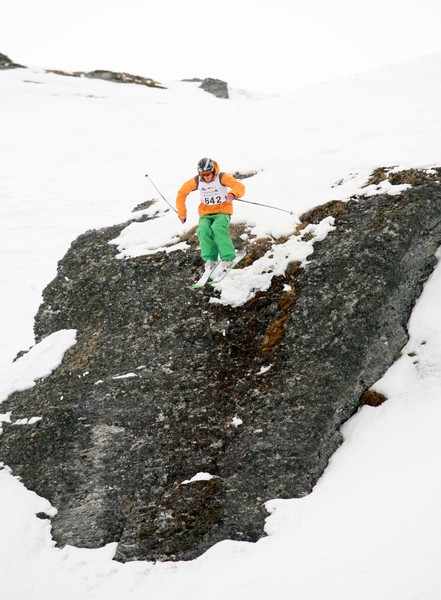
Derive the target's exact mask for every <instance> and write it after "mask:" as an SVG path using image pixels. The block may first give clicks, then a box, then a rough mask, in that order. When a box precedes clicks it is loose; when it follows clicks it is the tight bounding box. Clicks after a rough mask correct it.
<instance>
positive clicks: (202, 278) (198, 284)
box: [191, 260, 221, 290]
mask: <svg viewBox="0 0 441 600" xmlns="http://www.w3.org/2000/svg"><path fill="white" fill-rule="evenodd" d="M220 264H221V261H220V260H219V261H217V263H216V264H215V265H214V267H213V268H212V269H205V271H204V272H203V273H202V275H201V276H200V278H199V279H198V280H197V281H196V283H193V285H192V286H191V287H192V288H193V289H194V290H199V289H200V288H202V287H204V285H206V284H207V283H208V280H209V279H210V278H211V276H212V275H215V271H216V269H217V268H218V267H219V265H220Z"/></svg>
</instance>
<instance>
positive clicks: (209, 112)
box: [0, 56, 441, 600]
mask: <svg viewBox="0 0 441 600" xmlns="http://www.w3.org/2000/svg"><path fill="white" fill-rule="evenodd" d="M168 85H169V89H167V90H158V89H149V88H143V87H140V86H134V85H117V84H111V83H108V82H104V81H94V80H89V79H74V78H66V77H62V76H58V75H53V74H46V73H45V72H43V71H36V70H28V69H26V70H21V69H20V70H16V71H5V72H1V73H0V106H1V110H0V130H1V132H2V144H1V145H0V153H1V154H0V164H1V165H2V169H1V172H0V197H1V203H0V228H1V230H0V282H1V284H2V294H1V296H0V339H1V348H0V371H2V372H3V375H2V376H1V377H2V380H5V379H6V375H5V373H6V374H8V375H10V373H11V366H10V363H11V360H12V358H13V357H14V356H15V354H16V353H17V352H18V351H19V350H21V349H23V348H27V347H28V346H30V345H31V344H32V343H33V335H32V317H33V315H34V313H35V312H36V310H37V307H38V305H39V302H40V298H41V292H42V289H43V287H44V286H45V285H46V283H48V281H49V280H50V279H51V278H52V277H53V276H54V275H55V270H56V262H57V260H58V259H59V258H61V256H62V255H63V254H64V252H65V251H66V249H67V248H68V246H69V244H70V242H71V241H72V239H73V238H75V237H76V236H77V235H78V234H80V233H82V232H83V231H85V230H86V229H90V228H92V227H99V226H104V225H109V224H112V223H115V222H122V221H125V220H127V219H129V218H131V210H132V209H133V208H134V207H135V206H136V205H138V204H140V203H141V202H143V201H145V200H148V199H151V198H153V197H156V198H158V194H157V193H156V191H155V190H154V189H153V188H152V186H151V185H150V184H149V182H148V180H147V179H146V178H145V177H144V175H145V174H146V173H148V174H149V175H150V176H151V178H152V179H153V181H154V182H155V183H156V184H157V185H158V187H159V188H160V189H161V192H162V193H163V194H164V195H165V196H166V197H167V198H169V199H170V200H171V201H172V202H173V201H174V197H175V194H176V191H177V189H178V187H179V186H180V185H181V183H182V182H183V181H185V180H186V179H188V178H189V177H190V176H192V175H193V174H194V171H195V164H196V163H197V161H198V160H199V158H201V157H202V156H206V155H208V156H213V158H215V159H216V160H217V161H218V162H219V163H220V165H221V168H222V170H225V171H231V172H234V171H236V170H239V171H257V175H255V176H254V177H252V178H250V179H247V180H245V183H246V185H247V194H246V196H245V199H248V200H250V201H253V202H260V203H264V204H270V205H273V206H277V207H281V208H285V209H287V210H290V211H294V213H295V215H294V216H289V215H286V214H284V213H282V212H279V211H272V210H271V209H268V208H259V207H257V206H254V205H247V204H244V203H241V204H240V203H236V204H235V216H234V220H235V221H236V222H238V221H245V222H247V223H248V224H249V226H250V227H251V228H252V231H253V234H255V235H262V234H266V233H269V234H272V235H274V236H279V235H284V234H285V233H288V232H290V231H291V230H292V229H293V227H294V226H295V224H296V222H297V217H296V215H299V214H301V213H302V212H303V211H305V210H306V209H308V208H311V207H312V206H314V205H317V204H320V203H322V202H325V201H327V200H330V199H345V198H348V197H349V196H350V195H352V194H356V193H359V192H360V187H361V186H362V185H363V184H364V183H365V182H366V179H367V177H368V175H369V173H370V172H371V171H372V170H373V169H374V168H376V167H379V166H401V167H430V166H433V165H439V164H440V163H441V158H440V157H441V133H440V132H441V112H440V110H439V106H440V105H441V57H440V56H431V57H428V58H425V59H421V60H418V61H413V62H411V63H407V64H404V65H400V66H396V67H393V68H387V69H382V70H380V71H372V72H369V73H364V74H361V75H358V76H355V77H350V78H347V79H344V80H341V81H333V82H329V83H326V84H323V85H320V86H315V87H313V88H308V89H306V90H304V91H301V92H298V93H296V94H295V95H292V96H290V97H287V98H272V97H270V98H265V97H261V96H256V97H253V95H251V96H249V95H245V94H241V93H238V92H236V93H233V94H232V99H231V100H229V101H225V100H219V99H216V98H215V97H213V96H211V95H209V94H207V93H205V92H203V91H202V90H200V89H198V86H197V84H194V83H184V82H169V84H168ZM160 202H163V201H162V200H160ZM188 202H189V207H190V211H189V212H190V215H189V219H188V221H187V223H186V224H185V226H184V227H183V226H182V225H181V224H180V222H179V221H178V220H177V219H176V217H175V215H174V213H172V212H169V211H167V210H166V208H167V207H166V205H165V206H164V207H163V208H164V215H163V217H161V221H160V227H161V236H160V240H159V241H158V246H161V245H163V244H164V240H165V242H167V240H168V241H171V240H173V238H174V237H176V236H177V234H179V233H180V232H181V231H182V230H183V229H187V228H188V229H189V228H190V227H192V226H193V225H194V224H196V221H197V211H196V205H197V200H196V198H192V197H191V196H190V197H189V201H188ZM158 206H159V205H158ZM161 206H162V204H161ZM151 233H152V232H151V231H149V229H148V227H147V226H146V229H145V230H144V231H143V233H142V234H141V242H140V240H139V237H137V239H136V243H133V239H132V238H131V237H130V236H126V237H125V243H124V244H123V245H122V251H123V252H124V253H126V254H130V253H131V252H133V253H135V252H137V250H139V244H140V243H141V245H142V243H143V242H144V241H145V239H143V238H142V235H144V236H145V237H149V236H151ZM126 242H127V243H126ZM150 250H151V248H150ZM440 292H441V273H440V272H439V270H437V271H436V272H435V273H434V275H433V276H432V277H431V279H430V281H429V283H428V284H427V285H426V289H425V291H424V294H423V296H422V298H421V300H420V302H419V303H418V305H417V306H416V308H415V310H414V314H413V317H412V320H411V323H410V341H409V344H408V347H407V348H406V349H404V350H403V356H402V357H401V359H400V360H398V361H397V363H396V364H395V365H394V367H393V368H392V369H391V370H390V371H389V372H388V373H387V374H386V375H385V377H384V378H383V380H382V381H381V382H379V383H378V385H377V388H378V389H379V390H380V391H383V392H384V393H386V395H387V396H388V397H389V401H388V402H386V403H385V404H383V405H382V406H381V407H379V408H376V409H374V408H370V407H365V408H363V409H362V410H361V411H360V413H359V414H358V415H356V416H355V417H354V418H353V419H351V421H350V422H349V423H348V424H347V425H346V426H345V428H344V435H345V440H346V441H345V443H344V444H343V446H342V447H341V448H340V450H339V451H338V452H337V453H336V455H335V456H334V458H333V460H332V461H331V464H330V466H329V468H328V470H327V472H326V473H325V475H324V476H323V477H322V479H321V480H320V482H319V484H318V485H317V486H316V488H315V490H314V492H313V493H312V494H311V495H310V496H308V497H307V498H304V499H301V500H289V501H287V500H284V501H281V500H277V499H275V500H274V501H272V502H270V503H269V504H268V509H269V510H270V511H271V516H270V517H269V518H268V522H267V533H269V534H270V535H269V536H268V537H267V538H265V539H262V540H261V541H260V542H258V543H257V544H241V543H233V542H229V541H225V542H223V543H221V544H218V545H217V546H215V547H214V548H212V549H211V550H210V551H209V552H207V553H206V554H205V555H204V556H202V557H200V558H199V559H198V560H195V561H192V562H190V563H179V564H156V565H153V564H147V563H130V564H126V565H121V564H118V563H114V562H112V560H111V559H112V555H113V552H114V548H113V546H112V545H111V546H108V547H106V548H104V549H101V550H95V551H92V550H84V549H75V548H69V547H67V548H65V549H63V550H60V549H56V548H54V546H53V543H52V541H51V538H50V527H49V522H48V521H45V520H40V519H38V518H37V517H35V513H36V512H39V511H42V510H49V511H50V510H53V509H50V508H49V507H48V503H47V502H46V501H45V500H44V499H40V498H38V497H36V496H35V494H33V493H30V492H28V491H27V490H25V489H24V488H23V486H22V485H21V484H20V482H19V481H17V480H16V479H15V478H13V477H12V475H11V474H10V473H9V472H8V470H7V469H4V470H3V471H0V490H1V494H0V528H1V531H2V536H1V540H0V565H1V567H0V585H1V588H2V593H3V595H4V597H5V598H7V599H8V600H14V599H17V600H18V599H20V600H26V599H32V600H39V599H40V598H46V599H47V598H51V599H52V598H54V599H55V598H59V597H61V596H62V597H64V598H78V597H81V598H85V599H87V598H94V599H97V600H98V599H99V600H101V599H108V598H120V597H121V596H122V595H124V596H125V597H127V598H130V600H134V599H138V598H151V599H154V600H163V599H164V600H165V599H167V600H172V599H176V600H177V599H179V600H190V599H191V600H197V599H201V600H202V599H205V598H207V597H208V596H209V597H210V598H213V599H217V598H219V599H220V598H222V599H224V598H231V599H233V598H237V599H240V600H245V599H251V598H252V599H253V600H256V599H262V600H263V599H267V598H269V597H277V598H278V599H282V600H283V599H286V600H288V599H296V600H297V599H299V598H301V599H311V600H319V599H320V600H321V599H323V598H327V599H328V600H329V599H330V600H333V599H334V598H335V599H336V600H337V599H338V600H341V599H343V598H351V599H354V598H357V600H358V599H366V600H367V599H371V598H373V597H376V598H388V599H397V600H398V599H399V600H403V599H404V600H407V599H408V600H411V599H414V598H415V599H416V598H418V599H422V598H424V599H431V598H433V599H435V598H439V597H441V577H440V576H439V570H438V565H437V557H438V556H439V553H440V549H441V518H440V516H439V511H438V505H439V503H440V500H441V484H440V481H439V476H438V473H439V471H440V468H439V467H440V462H441V441H440V440H441V437H440V436H439V433H438V426H437V424H438V423H439V422H440V414H439V412H440V410H441V408H440V407H441V404H440V401H439V398H440V397H441V394H440V392H441V389H440V386H441V363H440V361H441V356H440V353H439V350H438V348H439V347H440V345H441V320H440V317H439V309H438V305H439V302H438V297H439V294H440ZM63 343H65V342H63ZM45 351H46V353H47V362H48V365H51V364H53V363H54V362H56V358H55V357H58V356H59V354H60V348H59V347H58V346H57V342H56V340H53V345H49V347H48V348H47V349H46V350H45ZM40 354H41V355H42V356H44V353H43V352H42V353H40ZM40 354H39V353H38V351H37V352H36V356H37V357H39V356H40ZM410 355H412V356H410ZM50 368H51V367H50V366H48V367H47V369H46V371H45V369H44V368H43V367H42V368H41V371H38V372H41V373H44V372H48V371H49V370H50ZM19 370H20V369H19V367H17V366H15V367H14V373H15V374H16V373H18V372H19ZM23 372H24V377H25V376H27V371H26V369H25V368H24V369H23ZM0 375H1V373H0ZM36 376H39V375H36ZM17 385H19V383H18V384H17ZM3 418H4V419H8V418H9V417H8V416H7V415H6V416H4V417H3ZM17 426H25V425H17Z"/></svg>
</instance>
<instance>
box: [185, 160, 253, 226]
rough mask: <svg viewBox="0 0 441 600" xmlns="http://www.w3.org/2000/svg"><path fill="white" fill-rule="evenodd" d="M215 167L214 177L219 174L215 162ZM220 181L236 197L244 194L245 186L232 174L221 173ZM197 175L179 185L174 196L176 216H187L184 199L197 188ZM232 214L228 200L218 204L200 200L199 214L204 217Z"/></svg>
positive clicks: (231, 205)
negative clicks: (205, 202)
mask: <svg viewBox="0 0 441 600" xmlns="http://www.w3.org/2000/svg"><path fill="white" fill-rule="evenodd" d="M214 167H215V175H214V176H215V177H217V175H219V173H220V168H219V165H218V164H217V162H215V163H214ZM220 182H221V184H222V185H225V186H226V187H229V188H230V191H229V193H231V194H234V196H235V197H236V198H241V197H242V196H243V195H244V194H245V186H244V185H243V183H241V182H240V181H238V180H237V179H235V178H234V177H233V176H232V175H229V174H228V173H222V174H221V177H220ZM198 183H199V176H196V177H192V178H191V179H189V180H188V181H186V182H185V183H184V185H182V186H181V188H180V190H179V192H178V195H177V197H176V208H177V210H178V216H179V217H180V218H182V217H186V216H187V208H186V206H185V201H186V199H187V196H188V194H190V192H194V191H195V190H197V189H198ZM218 213H222V214H226V215H232V214H233V203H232V202H230V201H228V200H227V201H225V202H221V203H220V204H214V205H207V204H204V203H203V202H201V203H200V204H199V216H200V217H204V216H205V215H213V214H218Z"/></svg>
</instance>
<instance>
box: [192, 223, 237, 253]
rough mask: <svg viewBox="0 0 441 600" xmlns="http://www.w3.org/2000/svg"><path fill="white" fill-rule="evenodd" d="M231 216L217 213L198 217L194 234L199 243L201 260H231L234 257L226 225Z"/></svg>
mask: <svg viewBox="0 0 441 600" xmlns="http://www.w3.org/2000/svg"><path fill="white" fill-rule="evenodd" d="M230 220H231V216H230V215H224V214H222V213H219V214H217V215H205V216H204V217H201V218H200V219H199V225H198V228H197V230H196V235H197V236H198V238H199V243H200V245H201V256H202V259H203V260H217V259H218V256H219V257H220V259H221V260H233V258H235V257H236V252H235V251H234V246H233V242H232V241H231V237H230V233H229V231H228V227H229V225H230Z"/></svg>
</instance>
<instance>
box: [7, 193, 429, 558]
mask: <svg viewBox="0 0 441 600" xmlns="http://www.w3.org/2000/svg"><path fill="white" fill-rule="evenodd" d="M334 208H335V211H336V212H335V214H336V216H335V219H336V223H335V224H336V230H335V231H334V232H332V233H331V234H329V235H328V237H327V238H326V239H325V240H324V241H323V242H321V243H316V245H315V252H314V254H313V255H312V257H311V260H310V262H309V264H308V266H307V267H306V268H305V270H302V269H300V268H299V266H298V265H297V264H295V263H293V264H291V265H290V267H289V268H288V269H287V272H286V274H285V276H284V277H277V278H275V279H274V280H273V284H272V286H271V288H270V289H269V290H268V291H266V292H261V293H258V294H257V295H256V297H255V298H254V299H253V300H251V301H250V302H248V303H247V304H246V305H244V306H242V307H239V308H231V307H225V306H221V305H217V304H210V303H209V302H208V300H209V298H210V295H213V294H216V292H215V290H208V291H205V292H195V291H193V290H191V289H189V287H188V284H189V283H190V282H191V281H192V280H194V278H195V277H196V274H197V273H198V272H199V271H200V269H201V264H200V259H199V257H198V250H197V248H196V247H195V246H194V247H192V249H191V250H188V251H187V252H186V253H184V252H174V253H171V254H166V253H159V254H157V255H153V256H143V257H139V258H136V259H130V260H116V259H115V248H114V247H113V246H111V245H109V244H108V241H109V240H110V239H112V238H114V237H116V235H117V233H118V230H119V228H110V229H103V230H99V231H90V232H87V233H86V234H84V235H82V236H81V237H79V238H78V239H77V240H76V241H75V242H74V243H73V244H72V246H71V248H70V250H69V251H68V253H67V255H66V256H65V257H64V258H63V259H62V260H61V262H60V264H59V268H58V275H57V277H56V278H55V280H54V281H53V282H52V283H51V284H50V285H48V287H47V288H46V290H45V292H44V302H43V304H42V306H41V308H40V311H39V313H38V315H37V317H36V324H35V329H36V335H37V338H38V339H41V338H43V337H44V336H46V335H48V334H50V333H51V332H53V331H57V330H59V329H61V328H75V329H77V330H78V342H77V344H76V345H75V346H74V347H73V348H71V349H70V350H69V351H68V352H67V353H66V355H65V357H64V360H63V363H62V364H61V366H60V367H59V368H58V369H57V370H56V371H55V372H54V373H53V374H52V375H51V376H49V377H47V378H46V379H44V380H41V381H39V382H37V385H36V386H35V387H34V388H32V389H31V390H27V391H24V392H20V393H15V394H13V395H12V396H11V397H10V398H9V399H8V400H7V401H6V402H5V403H4V405H3V406H2V411H3V412H5V411H12V413H13V420H14V419H18V418H21V417H29V416H30V415H32V416H41V417H42V420H41V421H39V422H38V423H36V424H34V425H32V426H22V427H14V426H12V425H8V424H4V425H3V429H4V433H3V434H2V435H1V436H0V460H2V461H4V462H5V463H6V464H8V465H9V466H10V467H11V468H12V469H13V472H14V473H15V474H17V475H19V476H20V477H21V478H22V480H23V483H24V484H25V485H26V486H27V487H28V488H30V489H32V490H35V491H36V492H37V493H39V494H41V495H42V496H44V497H46V498H48V499H49V500H50V501H51V502H52V503H53V504H54V505H55V506H56V507H57V509H58V514H57V516H56V517H55V518H54V519H53V521H52V525H53V536H54V539H55V540H56V541H57V542H58V543H59V544H61V545H64V544H73V545H76V546H82V547H84V546H85V547H97V546H100V545H103V544H105V543H107V542H112V541H117V542H118V552H117V558H118V559H119V560H121V561H126V560H134V559H150V560H165V559H172V560H178V559H191V558H194V557H196V556H198V555H199V554H201V553H202V552H204V551H205V550H206V549H207V548H209V547H210V546H211V545H213V544H214V543H216V542H217V541H220V540H223V539H235V540H247V541H255V540H257V539H259V538H260V537H262V536H263V535H264V534H263V524H264V518H265V516H266V512H265V509H264V502H265V501H267V500H269V499H271V498H276V497H278V498H291V497H301V496H304V495H306V494H308V493H310V492H311V490H312V487H313V486H314V484H315V482H316V481H317V479H318V477H320V475H321V474H322V473H323V471H324V469H325V467H326V465H327V463H328V460H329V458H330V456H331V455H332V454H333V453H334V452H335V450H336V449H337V447H338V446H339V444H340V443H341V435H340V427H341V425H342V424H343V423H344V422H345V421H346V420H347V419H348V418H349V417H351V416H352V415H353V414H354V413H355V412H356V411H357V409H358V407H359V403H360V395H361V394H362V392H364V391H365V390H366V389H368V388H369V387H370V386H372V384H373V383H374V382H375V381H377V380H378V378H379V377H381V375H382V374H383V373H384V372H385V370H386V369H387V368H388V367H389V366H390V365H391V364H392V363H393V362H394V360H395V359H396V357H397V356H398V354H399V352H400V350H401V348H402V347H403V345H404V344H405V342H406V339H407V333H406V324H407V321H408V318H409V316H410V313H411V310H412V307H413V305H414V303H415V301H416V299H417V298H418V296H419V295H420V293H421V290H422V286H423V284H424V282H425V281H426V280H427V278H428V276H429V275H430V273H431V272H432V270H433V268H434V265H435V257H434V255H435V251H436V250H437V248H438V247H439V245H440V243H441V218H440V214H441V188H440V186H439V184H437V183H433V184H428V185H422V186H421V187H419V188H416V189H411V190H409V191H407V192H406V193H404V194H403V195H401V196H390V197H389V196H376V197H372V198H365V199H363V198H361V199H359V200H358V201H351V202H349V203H348V204H347V205H344V207H343V208H342V206H341V205H338V210H337V206H336V207H334ZM305 218H306V217H305ZM286 285H289V286H291V291H285V290H286V289H287V288H286V287H285V286H286ZM270 364H271V365H272V367H271V369H270V370H268V371H266V372H265V373H263V374H260V375H259V374H258V373H259V372H260V371H261V367H262V366H268V365H270ZM127 374H131V376H129V377H126V378H123V379H120V378H116V377H118V376H121V375H127ZM236 416H237V417H239V418H240V419H242V421H243V424H241V425H239V426H237V424H236V425H235V424H234V422H233V418H234V417H236ZM198 472H208V473H211V474H212V475H213V476H214V478H212V479H210V480H206V481H198V482H193V483H189V484H183V481H184V480H189V479H191V478H192V477H193V476H194V475H195V474H196V473H198Z"/></svg>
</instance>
